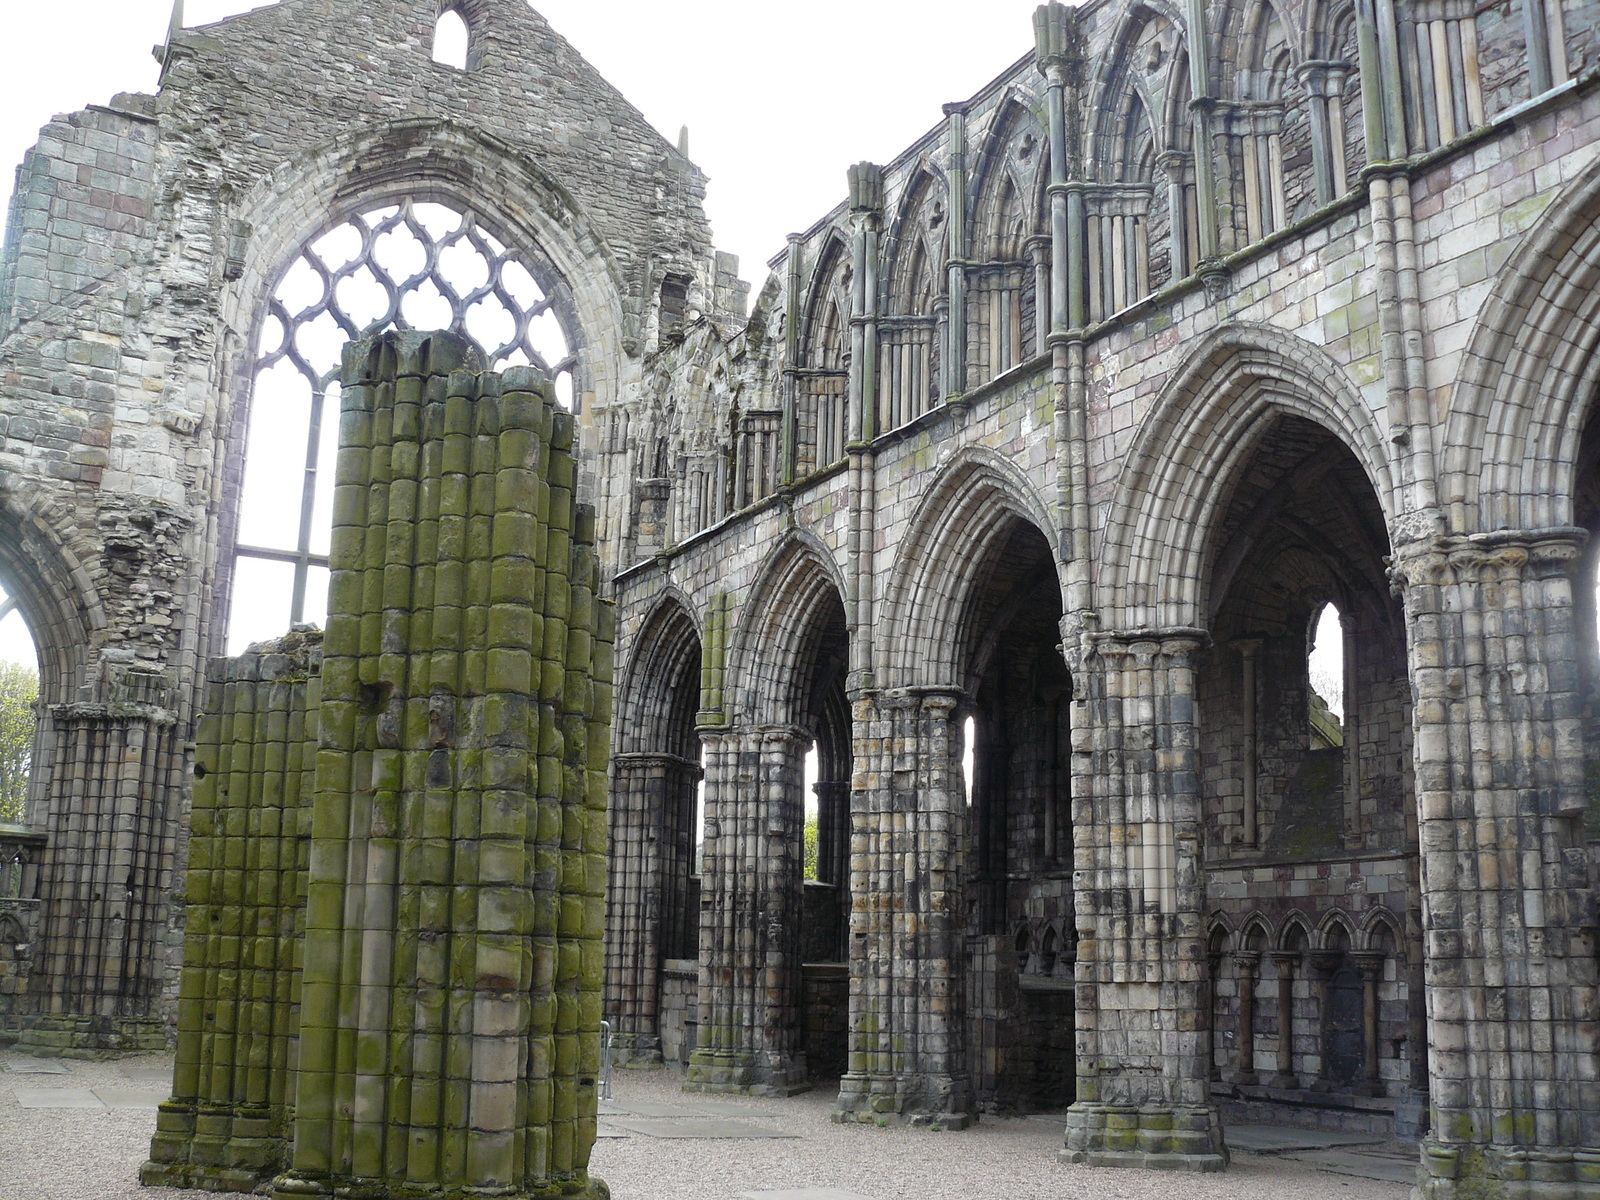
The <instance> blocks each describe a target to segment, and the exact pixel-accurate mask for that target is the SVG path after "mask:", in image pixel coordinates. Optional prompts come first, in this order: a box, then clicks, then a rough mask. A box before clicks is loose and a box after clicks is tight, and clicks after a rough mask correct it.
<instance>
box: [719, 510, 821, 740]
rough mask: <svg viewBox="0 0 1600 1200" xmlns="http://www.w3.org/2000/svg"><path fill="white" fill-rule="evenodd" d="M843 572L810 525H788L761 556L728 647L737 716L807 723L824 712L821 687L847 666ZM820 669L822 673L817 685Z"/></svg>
mask: <svg viewBox="0 0 1600 1200" xmlns="http://www.w3.org/2000/svg"><path fill="white" fill-rule="evenodd" d="M844 594H845V591H844V577H843V573H842V572H841V571H840V569H839V565H838V563H836V562H835V561H834V559H833V556H832V555H831V554H830V553H829V552H828V549H827V547H826V546H825V545H823V543H822V542H821V540H820V539H818V538H817V537H816V536H815V535H814V534H812V533H811V532H810V531H809V530H799V529H797V530H793V531H791V532H790V533H789V534H788V535H787V536H786V537H785V538H784V539H783V540H782V541H781V542H780V543H779V544H778V545H777V546H775V547H774V548H773V549H772V550H771V551H770V552H769V553H768V554H767V556H766V560H765V562H764V563H763V564H762V566H761V568H760V570H759V571H758V572H757V574H756V581H755V583H754V585H753V586H752V587H751V589H750V591H749V593H748V596H747V597H746V599H745V601H744V603H743V604H742V605H740V614H741V615H740V619H739V622H738V625H737V626H736V628H735V629H734V631H733V636H732V638H731V641H730V645H729V648H728V678H729V679H730V680H734V681H737V685H736V688H735V690H733V691H732V692H731V694H730V695H729V698H728V703H729V709H730V712H731V713H733V714H735V720H736V721H743V722H754V723H759V724H763V725H794V726H798V727H800V728H804V729H808V730H811V731H812V732H813V733H815V731H816V729H817V727H818V726H819V725H820V724H821V723H822V722H823V720H824V719H825V718H826V714H825V713H824V712H823V711H822V710H821V705H820V704H819V702H818V701H819V694H820V692H822V691H825V690H826V688H827V685H828V683H831V682H832V678H833V673H834V672H836V671H838V672H842V671H843V670H844V669H846V668H847V667H848V661H847V655H846V656H845V657H843V658H841V657H840V655H841V654H842V653H844V652H846V651H848V641H847V637H846V638H845V640H844V641H843V643H842V644H841V637H842V636H843V635H844V620H843V612H844V599H843V598H844ZM819 674H824V675H827V676H828V680H827V681H824V682H822V683H821V684H820V685H819V678H818V677H819Z"/></svg>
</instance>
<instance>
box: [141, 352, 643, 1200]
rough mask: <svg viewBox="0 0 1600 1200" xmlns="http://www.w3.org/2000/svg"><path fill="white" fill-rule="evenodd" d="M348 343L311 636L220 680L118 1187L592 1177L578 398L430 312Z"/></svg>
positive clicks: (597, 679)
mask: <svg viewBox="0 0 1600 1200" xmlns="http://www.w3.org/2000/svg"><path fill="white" fill-rule="evenodd" d="M346 364H347V365H346V373H345V376H344V383H345V388H344V392H343V410H342V422H341V430H342V438H341V443H340V464H339V472H338V495H339V502H338V517H337V525H336V530H335V536H334V548H333V554H334V561H335V563H336V564H337V565H336V569H335V576H334V583H333V600H332V613H331V614H330V619H329V623H328V632H327V635H326V638H325V639H324V638H317V637H315V636H311V637H308V638H300V637H298V636H297V637H294V638H291V639H287V640H285V641H283V642H279V643H273V644H268V645H265V646H263V647H261V648H260V649H259V650H257V651H253V652H252V653H251V654H249V655H246V656H244V657H243V658H239V659H230V660H225V661H223V662H220V663H219V664H218V665H217V666H216V667H215V668H214V669H213V672H212V674H213V679H214V687H213V689H212V693H211V696H210V710H209V712H208V715H207V718H206V720H205V722H204V736H203V738H202V741H201V744H200V747H199V751H198V753H199V755H200V757H199V760H198V763H199V768H198V770H197V774H200V773H201V772H203V774H201V778H200V787H199V789H198V791H197V796H196V819H195V830H194V833H195V842H194V851H195V852H194V858H193V861H192V863H191V867H190V878H191V880H192V883H191V896H190V903H191V910H190V923H189V928H188V933H187V938H186V954H185V971H184V987H183V994H182V1000H181V1003H180V1020H179V1066H178V1069H177V1072H176V1074H175V1076H174V1095H173V1098H172V1100H171V1101H169V1102H168V1103H167V1104H166V1105H164V1106H163V1109H162V1114H161V1119H160V1126H159V1131H158V1133H157V1135H156V1137H155V1140H154V1142H153V1144H152V1150H151V1161H150V1163H148V1164H147V1165H146V1167H145V1169H144V1172H143V1174H142V1178H143V1179H144V1181H145V1182H146V1183H151V1184H154V1183H164V1184H174V1183H176V1184H179V1185H182V1186H196V1185H198V1186H204V1187H209V1188H212V1189H223V1190H236V1191H250V1190H254V1189H255V1188H257V1187H258V1186H259V1185H260V1184H262V1183H263V1182H264V1181H265V1180H266V1179H268V1178H271V1177H273V1176H275V1175H278V1174H279V1173H280V1172H285V1174H284V1175H283V1179H282V1181H280V1183H279V1184H278V1185H277V1186H278V1187H279V1189H280V1191H279V1194H302V1193H303V1192H305V1191H306V1190H307V1189H308V1188H316V1189H323V1190H326V1189H327V1188H329V1187H337V1188H347V1187H351V1186H359V1187H360V1188H362V1189H363V1190H365V1191H367V1192H369V1193H370V1194H374V1195H384V1196H388V1195H410V1194H413V1193H414V1192H415V1191H416V1190H417V1189H418V1188H419V1187H420V1188H426V1189H431V1190H435V1191H439V1192H450V1191H454V1190H458V1189H485V1188H490V1189H496V1190H498V1191H500V1192H501V1193H503V1194H506V1195H518V1196H533V1195H542V1194H547V1193H548V1191H549V1190H550V1188H552V1187H559V1188H561V1189H562V1191H563V1193H564V1194H568V1193H570V1194H573V1195H582V1196H591V1195H593V1196H600V1195H604V1194H605V1192H604V1185H602V1184H599V1183H598V1182H597V1181H590V1180H589V1179H588V1177H587V1172H586V1168H587V1164H588V1158H589V1149H590V1146H591V1145H592V1143H593V1141H594V1130H595V1113H596V1104H597V1093H596V1086H595V1083H596V1076H597V1075H598V1072H599V1067H600V988H601V973H602V969H603V956H602V953H601V946H600V935H601V931H602V928H603V925H604V919H603V914H604V897H605V859H604V847H605V833H606V828H605V780H606V765H607V757H608V754H609V748H610V732H611V730H610V718H611V642H612V638H613V630H614V623H613V618H612V616H611V613H610V608H609V605H608V604H607V603H606V602H605V601H603V600H601V599H600V598H599V596H598V584H599V574H598V564H597V560H596V557H595V550H594V534H595V529H594V517H593V513H592V511H591V510H589V509H588V508H587V507H586V506H584V505H581V504H578V503H577V501H576V496H575V487H574V484H575V482H576V461H575V456H574V454H573V445H572V442H573V438H572V434H573V419H572V416H571V414H569V413H565V412H561V411H559V410H557V408H556V406H555V403H554V393H553V390H552V388H551V385H550V384H549V383H548V381H547V380H545V379H544V378H543V377H542V376H541V375H540V373H538V372H536V371H534V370H532V369H529V368H521V369H514V370H512V371H510V372H507V373H506V374H505V375H504V376H502V375H499V374H492V373H480V372H479V370H478V369H477V368H481V366H482V363H481V360H480V359H479V357H478V355H477V353H476V352H475V351H474V350H473V349H472V348H471V347H470V345H469V344H467V343H466V341H465V340H464V339H458V338H455V337H453V336H451V335H449V334H435V335H418V334H390V335H387V336H384V337H381V338H378V339H376V340H375V341H372V340H369V341H366V342H363V343H360V344H358V345H357V346H355V347H352V349H351V351H350V352H348V353H347V356H346ZM313 780H314V786H308V785H312V784H313ZM352 1039H353V1040H352ZM352 1049H354V1051H355V1053H354V1056H353V1057H352V1056H351V1054H350V1051H351V1050H352Z"/></svg>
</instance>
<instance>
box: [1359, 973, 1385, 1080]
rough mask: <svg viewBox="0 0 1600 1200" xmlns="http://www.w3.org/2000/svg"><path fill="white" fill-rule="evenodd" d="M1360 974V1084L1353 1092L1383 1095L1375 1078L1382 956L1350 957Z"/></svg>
mask: <svg viewBox="0 0 1600 1200" xmlns="http://www.w3.org/2000/svg"><path fill="white" fill-rule="evenodd" d="M1352 957H1354V959H1355V963H1356V970H1357V971H1359V972H1360V973H1361V1080H1360V1082H1359V1083H1358V1084H1357V1085H1356V1091H1357V1092H1358V1093H1359V1094H1361V1095H1363V1096H1381V1095H1383V1081H1382V1080H1381V1079H1380V1078H1379V1075H1378V984H1379V983H1381V982H1382V981H1383V955H1381V954H1356V955H1353V956H1352Z"/></svg>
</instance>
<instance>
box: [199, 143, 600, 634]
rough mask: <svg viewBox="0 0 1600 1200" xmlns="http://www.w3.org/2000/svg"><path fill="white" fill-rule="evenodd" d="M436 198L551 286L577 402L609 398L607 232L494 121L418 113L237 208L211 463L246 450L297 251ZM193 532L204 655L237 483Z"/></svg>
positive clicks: (323, 149)
mask: <svg viewBox="0 0 1600 1200" xmlns="http://www.w3.org/2000/svg"><path fill="white" fill-rule="evenodd" d="M407 198H409V199H413V200H418V201H434V202H438V203H441V204H445V205H448V206H451V207H453V208H455V209H456V210H457V211H461V212H471V213H473V214H475V215H476V216H477V217H478V218H479V220H480V221H481V223H482V224H483V226H484V227H485V228H486V229H487V230H489V231H490V232H491V233H493V234H494V235H495V236H497V237H499V238H500V239H502V240H503V241H504V242H505V243H506V244H507V245H509V246H511V247H512V248H513V249H514V250H515V251H517V253H518V255H519V257H521V258H522V259H523V260H524V261H526V263H527V265H528V267H529V269H530V270H531V271H533V272H534V274H535V275H536V276H540V275H541V274H542V275H543V276H544V277H545V279H546V280H550V281H555V282H557V283H559V285H560V291H561V295H560V297H559V299H558V300H557V307H558V308H560V309H561V310H562V312H563V313H564V315H565V316H566V317H567V318H568V319H567V321H566V322H565V324H567V325H568V326H569V328H571V329H572V330H573V331H574V335H575V337H576V341H577V344H576V345H575V346H574V347H573V351H574V353H575V355H576V359H577V366H576V368H575V370H574V407H575V408H576V407H582V406H584V405H586V404H587V402H588V401H587V400H586V399H585V398H586V397H593V398H594V399H595V401H596V402H597V403H598V404H599V406H601V407H604V406H606V405H607V404H609V402H610V400H611V398H612V396H613V395H614V393H615V391H616V389H617V387H618V385H619V383H620V381H619V380H617V379H615V378H613V367H612V364H613V363H614V362H616V361H618V360H619V359H620V358H621V346H622V343H623V340H624V328H625V317H624V305H625V302H626V298H627V285H626V283H625V280H624V277H623V273H622V269H621V267H620V265H619V264H618V262H617V260H616V258H615V256H614V255H613V254H612V252H611V250H610V248H609V247H608V246H607V244H606V242H605V240H604V238H603V237H602V236H601V235H600V234H599V232H598V231H597V230H596V229H595V227H594V226H593V225H592V224H591V223H590V221H589V219H588V217H587V216H586V215H585V214H584V212H583V210H582V208H581V206H580V205H579V204H578V202H577V201H576V200H575V199H574V198H573V196H572V195H571V194H570V193H569V192H568V191H567V190H566V188H565V187H564V186H563V185H561V184H560V183H559V182H558V181H556V180H555V179H553V178H551V177H550V176H549V175H548V174H546V173H545V172H544V171H543V169H542V168H540V167H539V166H538V165H537V164H535V163H534V162H533V161H532V160H531V159H529V158H528V157H527V156H526V155H524V154H523V153H522V152H520V151H519V150H518V149H517V148H516V147H514V146H513V145H511V144H510V143H509V142H506V141H504V140H502V139H500V138H498V137H496V136H494V135H492V134H488V133H484V132H483V131H481V130H477V129H473V128H470V127H467V126H463V125H460V124H457V123H455V122H452V121H448V120H441V119H434V118H427V119H421V118H419V119H413V120H405V121H397V122H386V123H383V124H378V125H368V126H363V127H360V128H357V129H354V130H351V131H350V132H348V133H345V134H343V135H341V136H340V137H338V138H335V139H333V140H331V141H329V142H327V143H325V144H323V145H322V146H320V147H317V148H315V149H313V150H310V151H307V152H305V153H303V154H301V155H299V156H298V157H296V158H294V159H291V160H290V161H288V162H286V163H285V164H283V165H282V166H281V167H279V168H278V169H277V170H276V171H274V172H273V173H272V174H271V175H268V176H267V177H265V178H263V179H262V180H261V181H259V182H258V183H257V184H256V185H255V186H254V187H253V188H252V189H250V191H249V192H248V193H246V194H245V195H244V196H243V197H242V199H241V201H240V203H239V204H238V205H237V206H235V208H234V209H233V213H234V215H235V218H236V226H237V228H238V229H241V230H244V231H247V233H248V235H249V236H248V240H247V242H246V243H245V244H244V246H243V248H242V251H241V258H240V259H239V261H238V263H237V265H236V268H235V270H234V271H231V272H230V274H236V278H234V279H233V280H232V282H230V283H228V284H227V285H225V287H224V289H223V292H222V296H221V304H220V309H221V315H222V322H223V326H224V327H225V328H229V329H232V330H235V331H239V333H241V334H243V336H242V337H240V336H235V337H234V338H232V339H230V340H229V341H228V343H227V344H226V346H225V352H224V357H223V361H222V370H221V377H220V379H219V381H218V386H217V392H216V408H215V416H214V418H211V419H210V420H211V429H210V431H209V432H210V436H211V439H212V445H213V449H214V453H215V454H216V457H217V461H218V462H219V463H227V464H229V469H230V470H232V471H238V470H239V469H240V468H241V465H242V463H243V457H244V441H245V436H246V430H247V427H248V418H249V402H250V398H251V395H252V390H253V387H254V384H255V371H254V363H255V358H256V341H257V334H258V330H259V329H260V328H261V325H262V322H263V321H264V320H265V319H266V315H267V312H268V306H269V301H270V297H271V293H272V290H273V288H274V287H275V286H276V284H277V281H278V279H279V277H280V276H281V274H282V273H283V272H284V271H285V270H286V269H287V268H288V266H289V265H290V263H291V260H292V259H293V256H294V254H295V252H296V250H297V249H298V248H299V247H301V246H303V245H305V244H307V243H308V242H309V241H311V240H313V239H315V238H317V237H319V236H320V235H321V234H323V233H326V232H327V231H329V230H331V229H333V228H335V227H337V226H338V225H340V224H342V223H343V222H345V221H347V220H348V219H349V218H350V217H352V216H354V215H356V214H358V213H360V212H363V211H370V210H371V209H373V208H377V207H382V206H384V205H387V204H392V203H398V202H399V201H401V200H404V199H407ZM210 520H211V521H212V523H213V527H212V528H211V529H210V530H209V531H207V535H206V536H205V537H204V538H203V539H202V541H203V544H204V546H205V554H206V556H207V561H206V562H205V563H204V564H203V575H204V577H205V578H207V579H209V580H215V581H216V582H215V583H213V584H210V585H208V586H209V587H210V588H211V591H210V594H209V595H206V596H203V597H202V598H201V610H202V611H204V612H207V613H208V614H211V615H210V616H209V617H208V618H207V623H206V627H205V628H204V629H202V630H201V635H200V645H201V647H202V653H203V654H207V655H208V654H210V653H213V652H219V651H220V647H221V642H222V637H223V631H224V629H225V627H226V620H227V613H228V611H229V607H230V600H231V596H230V591H231V584H232V572H231V570H229V569H226V568H225V567H224V566H223V563H222V561H221V555H222V554H223V553H224V552H225V551H227V550H228V549H229V548H231V546H232V544H233V540H234V538H233V532H234V529H235V527H236V523H237V520H238V495H237V493H236V492H235V493H234V494H231V495H228V496H226V497H224V498H223V500H222V502H221V503H219V504H218V505H216V506H214V507H213V510H212V513H211V517H210Z"/></svg>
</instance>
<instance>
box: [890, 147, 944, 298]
mask: <svg viewBox="0 0 1600 1200" xmlns="http://www.w3.org/2000/svg"><path fill="white" fill-rule="evenodd" d="M944 191H945V182H944V179H943V177H942V176H939V175H936V174H935V173H934V171H933V170H932V168H931V167H929V166H927V165H925V164H924V165H919V166H918V168H917V170H916V173H915V174H914V175H913V176H912V177H911V179H910V180H909V181H908V182H907V184H906V187H905V191H904V193H903V195H902V197H901V200H900V204H899V207H898V208H897V210H896V212H895V217H894V220H893V221H892V222H891V223H890V225H889V239H888V242H889V244H888V246H887V247H886V258H887V261H888V263H889V269H888V270H887V271H886V272H885V273H884V274H885V281H886V286H887V288H888V294H887V296H886V297H885V299H886V300H887V306H886V307H885V309H884V311H885V312H886V313H888V314H890V315H891V316H919V317H920V316H927V315H929V314H930V313H932V312H933V301H934V298H935V297H936V296H937V295H938V294H939V293H940V292H942V291H943V290H944V287H943V283H942V281H941V280H940V278H939V275H940V272H941V269H942V266H943V259H944V256H943V254H942V253H941V250H940V245H939V241H938V238H937V236H936V234H937V232H938V230H940V229H941V228H942V227H943V222H944V220H945V216H946V214H947V212H948V207H947V206H945V205H942V204H941V199H942V197H943V196H944Z"/></svg>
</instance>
